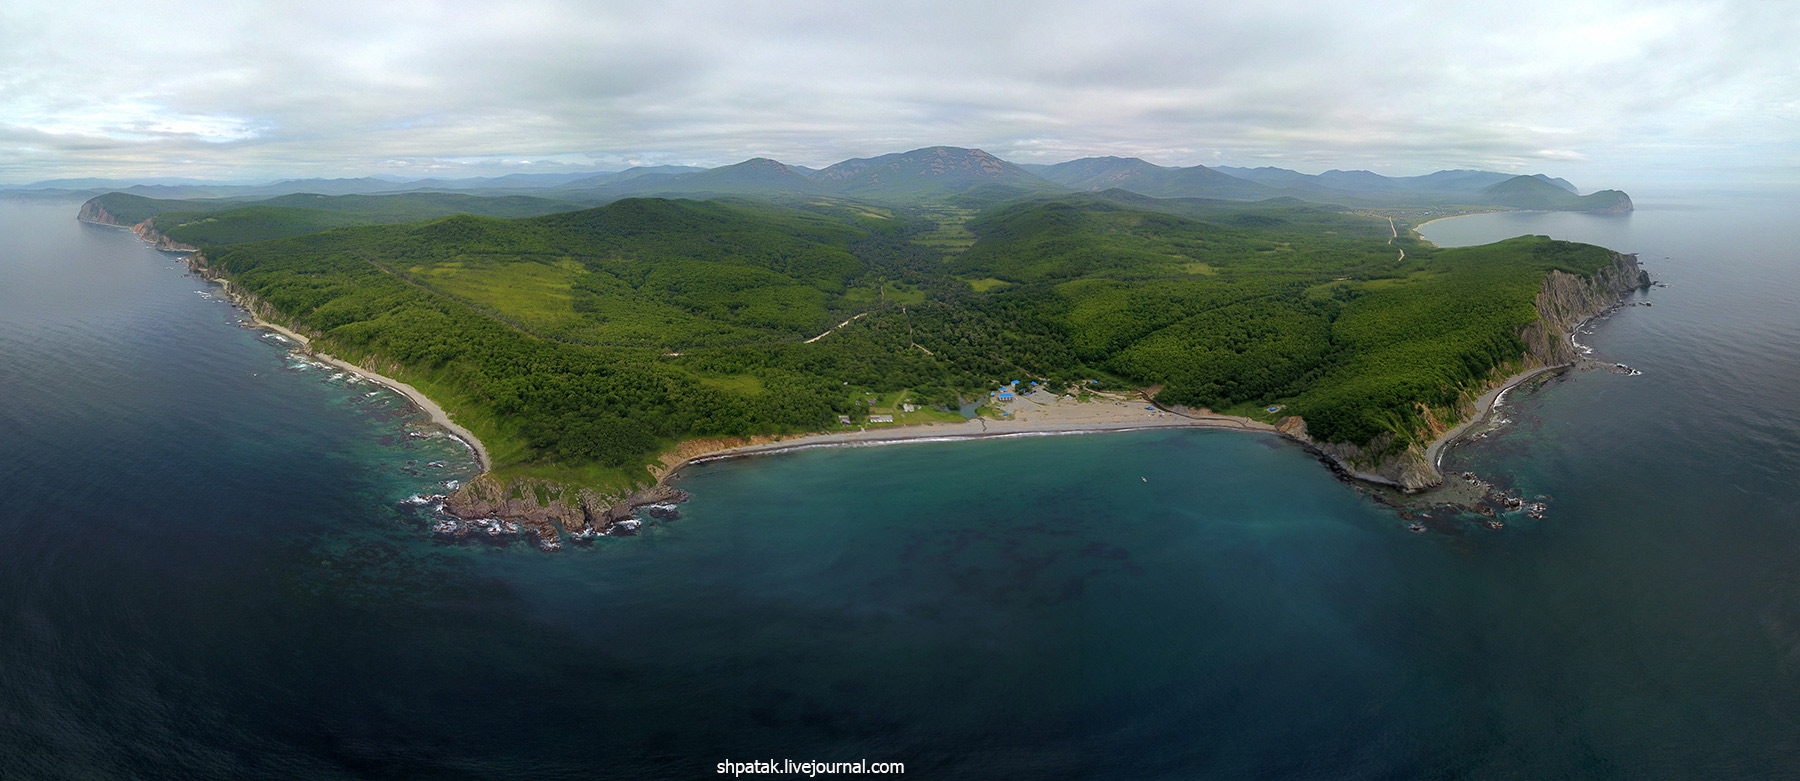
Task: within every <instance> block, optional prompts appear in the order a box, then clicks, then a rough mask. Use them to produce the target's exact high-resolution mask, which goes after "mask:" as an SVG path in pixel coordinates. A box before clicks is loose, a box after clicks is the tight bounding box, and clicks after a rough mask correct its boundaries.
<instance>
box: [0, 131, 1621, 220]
mask: <svg viewBox="0 0 1800 781" xmlns="http://www.w3.org/2000/svg"><path fill="white" fill-rule="evenodd" d="M1112 189H1118V190H1124V191H1128V192H1132V193H1137V194H1139V195H1147V196H1151V197H1155V198H1207V199H1219V200H1248V201H1255V200H1266V199H1270V198H1281V197H1291V198H1298V199H1301V200H1306V201H1314V202H1322V203H1332V204H1337V205H1341V206H1349V207H1405V206H1427V205H1446V204H1454V205H1462V206H1494V207H1504V208H1520V209H1556V210H1578V211H1629V210H1630V209H1631V201H1630V198H1629V197H1628V196H1626V195H1625V194H1624V193H1622V192H1619V191H1616V190H1603V191H1600V192H1596V193H1593V194H1590V195H1581V194H1580V192H1579V190H1578V189H1577V188H1576V187H1575V186H1574V185H1573V184H1571V183H1569V182H1568V181H1567V180H1564V179H1560V178H1552V177H1549V176H1545V175H1544V174H1532V175H1514V174H1505V173H1498V172H1493V171H1472V170H1451V171H1438V172H1436V173H1432V174H1427V175H1424V176H1406V177H1390V176H1383V175H1381V174H1377V173H1373V172H1370V171H1339V170H1331V171H1326V172H1324V173H1320V174H1303V173H1300V172H1298V171H1292V170H1289V169H1284V168H1274V167H1263V168H1234V167H1226V166H1220V167H1217V168H1208V167H1206V166H1200V165H1196V166H1189V167H1185V168H1174V167H1166V166H1159V165H1155V164H1153V163H1149V162H1146V161H1144V160H1141V159H1138V158H1130V157H1088V158H1082V159H1079V160H1071V161H1068V162H1065V163H1058V164H1055V165H1017V164H1014V163H1010V162H1007V161H1005V160H1002V159H1000V158H998V157H995V156H993V155H991V154H988V153H987V152H984V151H982V150H979V149H964V148H961V147H951V146H934V147H925V148H921V149H914V150H911V151H908V152H897V153H893V154H887V155H881V156H878V157H868V158H855V159H851V160H845V161H842V162H839V163H836V164H833V165H830V166H827V167H825V168H823V169H812V168H807V167H805V166H794V165H787V164H785V163H782V162H780V161H777V160H772V159H768V158H753V159H750V160H745V161H743V162H741V163H735V164H732V165H727V166H721V167H718V168H711V169H703V168H696V167H690V166H653V167H639V168H629V169H626V170H623V171H611V172H594V173H557V174H510V175H506V176H496V177H481V178H472V179H419V180H410V181H396V180H392V179H384V178H379V177H361V178H350V179H296V180H285V181H279V182H273V183H270V184H266V185H250V186H245V185H218V184H209V183H204V182H195V181H191V180H190V181H183V180H161V181H153V182H125V181H117V182H115V181H108V180H96V179H72V180H54V181H46V182H39V183H35V184H31V185H24V186H20V187H15V188H11V189H8V190H0V194H3V195H5V196H7V197H13V198H57V197H87V196H92V195H96V194H99V193H101V192H109V191H118V192H126V193H131V194H135V195H143V196H146V197H153V198H234V199H235V198H254V197H268V196H273V195H284V194H289V193H298V192H305V193H318V194H323V195H351V194H370V193H395V192H414V191H456V192H466V193H476V194H531V195H536V196H541V197H551V198H556V199H559V200H565V201H570V202H575V203H590V204H591V203H603V202H608V201H612V200H617V199H619V198H626V197H635V196H669V197H690V198H693V197H713V196H775V195H831V196H838V197H846V198H854V199H863V200H874V201H904V202H921V201H931V200H941V199H946V198H957V197H963V198H971V197H973V198H980V199H982V200H993V199H1005V198H1016V197H1028V196H1033V195H1040V194H1054V193H1060V192H1070V191H1102V190H1112Z"/></svg>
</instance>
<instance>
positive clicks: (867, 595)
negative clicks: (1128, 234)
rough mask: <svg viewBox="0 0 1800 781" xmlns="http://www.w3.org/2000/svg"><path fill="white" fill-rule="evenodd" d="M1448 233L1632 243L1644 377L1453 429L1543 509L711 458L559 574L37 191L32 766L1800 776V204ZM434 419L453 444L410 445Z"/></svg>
mask: <svg viewBox="0 0 1800 781" xmlns="http://www.w3.org/2000/svg"><path fill="white" fill-rule="evenodd" d="M1634 195H1637V196H1638V200H1639V207H1640V210H1639V211H1638V212H1637V213H1635V214H1632V215H1629V216H1624V217H1596V216H1585V215H1565V214H1540V215H1493V216H1483V217H1471V218H1463V219H1459V220H1452V221H1446V222H1439V223H1434V224H1432V225H1430V226H1427V227H1426V228H1425V233H1426V235H1427V236H1429V237H1431V238H1432V239H1433V240H1435V241H1438V242H1439V243H1442V244H1446V245H1448V244H1460V243H1471V242H1479V241H1487V240H1493V239H1498V238H1504V237H1507V236H1512V235H1517V234H1520V233H1547V234H1550V235H1554V236H1558V237H1565V238H1576V239H1583V240H1590V241H1596V242H1599V243H1603V244H1606V245H1608V246H1612V247H1614V248H1617V249H1620V250H1626V251H1637V252H1640V253H1641V258H1642V262H1643V265H1644V266H1645V267H1646V268H1648V269H1649V270H1650V272H1651V273H1652V274H1653V275H1654V276H1655V277H1656V278H1657V279H1659V280H1662V281H1665V282H1667V283H1668V285H1669V286H1668V287H1666V288H1657V289H1654V290H1652V291H1650V292H1648V293H1647V294H1644V295H1642V296H1641V297H1639V298H1637V299H1634V300H1636V301H1639V302H1642V301H1648V302H1650V303H1652V304H1653V306H1651V307H1644V306H1632V307H1626V308H1624V309H1622V310H1620V311H1619V312H1618V313H1617V314H1616V315H1614V316H1612V317H1611V318H1609V319H1607V320H1605V321H1603V322H1600V323H1598V324H1597V326H1596V328H1595V333H1593V334H1591V335H1588V336H1585V337H1583V338H1584V340H1585V341H1586V342H1588V343H1589V344H1591V345H1593V346H1594V347H1595V349H1596V350H1597V351H1598V352H1599V353H1600V354H1601V355H1603V356H1605V357H1608V358H1610V359H1612V360H1616V361H1619V362H1624V363H1628V364H1630V365H1631V366H1633V367H1635V368H1636V369H1638V370H1639V371H1640V372H1641V374H1639V375H1637V376H1629V377H1628V376H1620V375H1615V374H1609V373H1605V372H1576V373H1571V374H1569V375H1566V376H1564V377H1563V378H1561V379H1558V380H1556V381H1553V382H1550V383H1548V384H1547V385H1545V386H1544V387H1542V388H1539V389H1537V390H1533V391H1527V392H1521V393H1517V394H1514V395H1512V396H1510V397H1509V402H1508V404H1507V406H1506V407H1505V414H1506V417H1508V418H1509V419H1510V421H1511V422H1510V423H1508V424H1507V425H1506V426H1505V427H1504V428H1503V430H1502V431H1501V433H1499V434H1497V435H1494V436H1491V437H1489V438H1486V439H1482V440H1478V441H1475V442H1472V443H1470V444H1467V445H1464V446H1461V447H1459V448H1456V449H1454V450H1453V451H1452V453H1451V454H1450V457H1449V459H1450V464H1449V466H1450V467H1451V468H1453V469H1456V470H1462V469H1473V470H1475V471H1477V472H1480V473H1481V474H1483V475H1484V476H1489V477H1492V478H1494V479H1495V480H1496V481H1498V482H1500V483H1502V484H1503V485H1506V486H1510V487H1516V488H1518V489H1519V490H1520V491H1521V492H1523V493H1524V494H1525V495H1527V496H1534V495H1538V494H1542V495H1545V496H1548V497H1549V502H1550V511H1549V515H1548V517H1547V518H1546V519H1545V520H1543V521H1541V522H1533V521H1529V520H1526V519H1524V518H1518V519H1516V520H1513V521H1512V522H1510V523H1509V525H1508V526H1507V527H1506V528H1505V529H1502V530H1498V531H1495V530H1490V529H1488V528H1486V527H1484V526H1478V525H1470V526H1467V527H1462V526H1453V527H1451V528H1449V529H1448V530H1447V531H1433V532H1429V533H1424V534H1414V533H1411V532H1410V531H1408V529H1407V524H1406V523H1405V522H1404V521H1402V520H1400V519H1399V518H1398V517H1396V516H1395V515H1394V514H1393V513H1392V512H1391V511H1389V510H1386V509H1384V508H1382V507H1379V506H1377V505H1375V504H1373V503H1371V502H1370V501H1369V500H1368V499H1366V498H1364V496H1363V495H1362V494H1360V493H1358V492H1356V491H1354V490H1352V489H1351V488H1350V487H1347V486H1345V485H1344V484H1342V483H1339V482H1338V481H1337V480H1335V479H1334V478H1333V477H1332V476H1331V474H1330V472H1329V471H1327V470H1326V469H1325V468H1324V467H1322V466H1321V465H1320V464H1318V463H1317V462H1316V461H1315V460H1314V459H1313V458H1312V457H1311V456H1309V455H1308V454H1307V453H1306V452H1305V451H1304V450H1302V449H1300V448H1298V447H1296V446H1294V445H1292V444H1289V443H1286V442H1283V441H1281V440H1279V439H1276V438H1273V437H1268V436H1263V435H1252V434H1241V433H1235V432H1223V431H1174V432H1170V431H1162V432H1135V433H1123V434H1105V435H1089V436H1061V437H1039V438H1021V439H1008V440H992V441H982V442H965V443H938V444H907V445H893V446H885V447H868V448H854V449H838V450H812V451H803V452H797V453H791V454H786V455H779V456H770V457H764V458H758V459H754V460H746V461H740V462H732V463H724V464H713V465H708V466H703V467H700V468H696V469H693V470H690V471H689V472H688V473H687V474H686V476H685V477H683V478H682V480H681V483H680V484H681V486H682V487H683V488H685V489H686V490H688V491H690V492H692V494H693V495H694V498H693V500H692V501H691V502H689V503H687V504H685V505H682V507H681V517H680V519H679V520H675V521H672V522H668V523H663V524H655V525H650V526H647V527H646V529H645V531H644V533H643V534H641V535H639V536H636V537H627V538H608V539H602V540H599V541H598V542H597V543H595V544H594V545H592V546H589V547H581V546H570V547H568V548H565V549H564V550H563V551H562V552H560V553H555V554H549V553H544V552H541V551H538V550H536V549H534V548H531V547H529V546H527V545H525V544H524V543H514V544H511V545H508V546H489V545H484V544H447V543H441V542H438V541H434V540H433V538H432V537H431V534H430V532H429V522H430V519H429V517H428V515H427V514H426V513H424V512H422V511H420V510H419V509H417V508H415V507H413V506H411V505H407V504H405V503H404V500H405V499H406V498H407V497H409V496H412V495H415V494H422V493H424V494H428V493H433V492H438V491H441V490H442V489H441V488H440V486H441V485H442V484H443V483H444V481H448V480H466V479H468V478H469V477H470V476H471V475H472V474H473V467H472V465H471V464H470V462H469V456H468V454H467V451H466V450H464V449H463V448H461V447H460V446H458V445H457V443H456V442H455V441H454V440H449V439H445V438H442V437H437V436H431V435H430V434H431V432H430V430H429V429H428V428H426V427H425V426H424V424H423V421H422V418H421V416H420V415H418V414H417V413H416V412H413V411H411V410H410V409H409V408H408V407H407V405H406V403H405V401H404V400H403V399H401V398H399V397H397V396H395V395H393V394H391V393H389V392H387V391H383V390H379V389H377V388H375V387H372V386H369V385H366V384H352V383H350V382H349V379H350V378H348V377H337V378H335V379H334V378H333V374H334V373H335V372H332V371H322V370H319V369H316V368H310V367H305V366H304V365H303V364H297V363H296V362H295V361H293V360H291V359H290V358H289V356H288V353H287V347H286V346H285V345H283V344H281V343H279V342H278V341H276V340H274V339H273V338H271V337H268V336H266V335H263V334H262V333H261V332H258V331H254V330H250V329H246V328H242V327H240V325H239V314H238V313H237V312H236V311H234V310H233V309H232V308H231V307H230V306H229V305H227V304H225V303H224V302H222V301H220V300H218V299H216V298H211V297H208V295H203V294H207V293H208V292H209V290H210V287H209V286H208V285H207V284H206V283H204V282H202V281H200V280H198V279H194V278H192V277H188V276H184V274H183V270H184V269H183V267H182V266H181V265H180V264H179V263H176V262H174V261H173V260H172V259H171V258H170V257H169V256H167V255H164V254H161V253H157V252H155V251H152V250H150V249H148V248H146V247H145V246H143V245H142V244H141V243H140V242H138V241H137V239H136V238H135V237H133V236H132V235H131V234H130V233H128V232H125V231H122V230H118V229H109V228H102V227H96V226H89V225H82V224H79V223H77V222H76V221H75V219H74V215H75V210H76V206H75V205H74V204H57V205H33V204H18V203H4V204H0V237H3V239H4V240H3V241H0V778H8V779H11V778H168V779H190V778H244V777H264V778H323V779H338V778H505V779H534V778H570V779H574V778H690V777H693V778H697V777H716V774H715V767H716V765H717V764H718V763H719V762H723V761H726V760H746V759H768V758H775V759H793V760H795V761H807V760H824V761H855V760H862V759H867V760H870V761H892V762H903V763H905V764H906V768H907V776H908V777H914V778H933V779H937V778H977V779H985V778H1038V779H1060V778H1093V779H1115V778H1116V779H1159V778H1167V779H1187V778H1333V779H1336V778H1407V779H1412V778H1482V779H1485V778H1496V779H1510V778H1519V779H1526V778H1620V779H1640V778H1671V779H1677V778H1679V779H1688V778H1779V777H1791V776H1793V775H1795V774H1797V773H1800V309H1797V308H1796V302H1797V301H1800V260H1797V259H1796V255H1797V251H1796V250H1795V247H1797V246H1800V227H1797V226H1796V223H1795V222H1794V221H1793V220H1792V219H1791V214H1789V212H1791V211H1792V207H1793V206H1794V205H1795V204H1796V203H1800V198H1797V197H1796V196H1795V194H1793V193H1764V194H1761V195H1760V196H1759V197H1757V198H1750V197H1743V196H1734V195H1717V194H1712V195H1704V196H1702V195H1691V196H1688V195H1683V194H1680V193H1654V192H1646V193H1642V194H1637V193H1634ZM420 435H423V436H420Z"/></svg>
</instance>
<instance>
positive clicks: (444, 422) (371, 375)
mask: <svg viewBox="0 0 1800 781" xmlns="http://www.w3.org/2000/svg"><path fill="white" fill-rule="evenodd" d="M246 311H248V310H246ZM251 317H252V318H253V319H255V321H256V327H258V328H264V329H267V330H270V331H274V332H275V333H278V334H281V335H282V336H285V337H287V338H288V339H291V340H293V341H294V342H295V343H296V344H299V345H300V346H301V347H304V348H306V350H307V352H308V354H310V355H311V356H312V357H313V358H316V359H318V360H319V361H320V362H322V363H328V364H331V365H332V366H336V367H337V368H339V369H343V370H345V371H348V372H352V373H354V374H356V375H358V376H361V377H363V378H365V379H368V380H371V381H373V382H377V383H380V384H382V385H384V386H387V387H389V388H392V389H394V390H396V391H399V392H400V395H402V396H405V397H406V398H407V399H409V400H411V401H412V403H413V404H414V405H416V406H417V407H418V408H419V409H421V410H424V411H425V414H426V415H429V416H431V422H432V423H435V424H437V425H439V426H442V427H443V428H444V430H446V431H448V432H450V434H451V435H452V436H454V437H456V438H457V439H460V440H462V441H463V442H465V443H468V445H469V449H470V450H473V451H475V458H476V459H477V460H479V461H480V462H481V471H482V472H487V471H488V470H490V469H493V468H494V462H493V460H492V459H490V458H488V452H487V448H486V447H483V446H482V444H481V440H480V439H479V438H477V437H476V436H475V435H474V434H473V433H471V432H470V431H469V430H468V429H466V428H463V427H462V426H459V425H456V421H453V420H451V419H450V413H448V412H445V411H444V408H443V407H440V406H438V403H437V402H435V401H432V400H431V397H429V396H426V395H425V394H423V393H420V392H419V389H418V388H414V387H413V386H411V385H408V384H406V383H404V382H401V381H399V380H396V379H394V378H392V377H388V376H385V375H381V374H377V373H375V372H372V371H369V370H368V369H365V368H363V367H361V366H357V365H356V364H353V363H351V362H349V361H346V360H343V359H341V358H337V357H334V356H332V355H329V354H327V353H321V352H314V351H313V350H312V340H310V339H307V338H306V337H305V336H302V335H300V334H297V333H294V332H293V331H290V330H288V329H286V328H283V327H281V326H279V325H276V324H274V323H271V322H269V321H267V320H264V319H262V318H260V317H256V316H255V315H254V314H253V315H251Z"/></svg>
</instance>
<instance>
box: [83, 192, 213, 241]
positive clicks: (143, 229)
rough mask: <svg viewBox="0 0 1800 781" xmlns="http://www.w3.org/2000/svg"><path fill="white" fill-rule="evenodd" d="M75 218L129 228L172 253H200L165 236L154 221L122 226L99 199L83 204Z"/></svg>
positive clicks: (139, 236) (140, 236)
mask: <svg viewBox="0 0 1800 781" xmlns="http://www.w3.org/2000/svg"><path fill="white" fill-rule="evenodd" d="M75 218H76V219H78V220H81V221H82V222H91V223H94V224H96V225H114V226H118V227H129V228H130V229H131V232H132V233H135V234H137V237H138V238H140V239H143V240H144V241H146V242H148V243H149V244H150V245H151V246H153V247H156V248H157V249H160V250H168V251H170V252H198V251H200V248H199V247H195V246H192V245H188V244H183V243H181V242H179V241H176V240H174V239H171V238H169V237H168V236H164V235H163V234H162V232H161V231H158V230H157V229H156V226H155V225H154V224H152V223H153V222H154V220H153V219H151V220H144V221H143V222H140V223H138V224H136V225H131V226H125V225H122V224H121V223H120V222H119V220H118V218H117V217H114V216H112V214H111V213H109V212H107V211H106V207H104V206H101V205H100V203H99V199H90V200H89V201H88V202H87V203H84V204H82V205H81V211H80V212H79V213H77V214H76V215H75Z"/></svg>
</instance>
